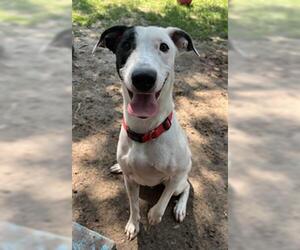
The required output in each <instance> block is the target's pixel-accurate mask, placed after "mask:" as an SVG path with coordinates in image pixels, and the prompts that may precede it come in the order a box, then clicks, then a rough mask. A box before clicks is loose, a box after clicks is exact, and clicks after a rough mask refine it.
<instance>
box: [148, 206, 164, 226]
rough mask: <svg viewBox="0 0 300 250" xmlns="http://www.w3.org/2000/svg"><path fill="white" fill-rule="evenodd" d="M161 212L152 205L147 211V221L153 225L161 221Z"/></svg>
mask: <svg viewBox="0 0 300 250" xmlns="http://www.w3.org/2000/svg"><path fill="white" fill-rule="evenodd" d="M162 216H163V213H161V211H160V210H159V209H157V207H156V206H153V207H152V208H151V209H150V210H149V212H148V222H149V224H150V225H155V224H158V223H160V222H161V219H162Z"/></svg>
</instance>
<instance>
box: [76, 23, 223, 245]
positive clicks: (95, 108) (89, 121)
mask: <svg viewBox="0 0 300 250" xmlns="http://www.w3.org/2000/svg"><path fill="white" fill-rule="evenodd" d="M73 31H74V47H75V57H74V58H73V220H74V221H77V222H78V223H80V224H82V225H84V226H86V227H88V228H90V229H92V230H95V231H97V232H99V233H101V234H103V235H105V236H107V237H109V238H111V239H113V240H114V241H115V242H116V243H117V248H118V249H143V250H146V249H227V239H228V234H227V43H226V41H222V40H219V39H211V40H210V41H195V45H196V47H197V48H198V50H199V52H200V54H201V57H200V58H197V57H196V56H195V55H194V54H192V53H186V54H184V55H182V56H180V57H179V58H178V59H177V62H176V68H175V72H176V81H175V88H174V99H175V105H176V112H177V114H178V117H179V122H180V123H181V125H182V127H183V128H184V129H185V131H186V133H187V136H188V138H189V141H190V147H191V150H192V154H193V167H192V171H191V173H190V178H189V180H190V182H191V185H192V191H191V194H190V198H189V201H188V208H187V217H186V219H185V220H184V222H183V223H177V222H176V221H175V220H174V218H173V214H172V209H173V206H174V205H175V201H176V198H174V199H172V200H171V201H170V204H169V206H168V209H167V211H166V212H165V215H164V217H163V220H162V222H161V223H160V224H159V225H156V226H152V227H150V226H149V225H148V223H147V211H148V210H149V208H150V207H151V206H152V205H153V203H154V202H155V200H156V199H157V197H158V196H159V194H160V192H161V190H162V188H161V187H157V188H146V187H145V188H143V189H142V192H141V195H140V196H141V197H140V198H141V199H140V207H141V217H142V219H141V225H142V226H141V232H140V234H139V235H138V236H137V238H136V239H134V240H133V241H127V240H126V239H125V235H124V227H125V224H126V222H127V219H128V217H129V203H128V199H127V195H126V192H125V189H124V183H123V177H122V175H112V174H110V172H109V167H110V166H111V165H113V164H114V163H116V147H117V141H118V134H119V131H120V126H121V125H120V124H121V120H122V96H121V90H120V86H121V83H120V80H119V79H118V76H117V73H116V70H115V58H114V55H113V54H112V53H111V52H109V51H108V50H106V49H99V50H98V52H97V53H96V56H94V57H93V56H92V55H91V51H92V47H93V45H94V44H95V42H96V40H97V38H98V36H99V35H100V32H101V31H102V30H89V29H82V28H78V27H74V28H73Z"/></svg>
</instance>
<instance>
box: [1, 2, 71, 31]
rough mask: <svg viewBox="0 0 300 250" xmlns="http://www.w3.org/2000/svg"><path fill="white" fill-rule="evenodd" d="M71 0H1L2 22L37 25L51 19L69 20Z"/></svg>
mask: <svg viewBox="0 0 300 250" xmlns="http://www.w3.org/2000/svg"><path fill="white" fill-rule="evenodd" d="M71 2H72V1H71V0H51V1H49V0H16V1H13V0H1V1H0V22H1V23H4V22H5V23H10V24H12V23H13V24H18V25H25V26H35V25H38V24H40V23H41V22H44V21H49V20H55V21H58V20H62V21H67V20H70V15H71ZM68 13H70V15H68Z"/></svg>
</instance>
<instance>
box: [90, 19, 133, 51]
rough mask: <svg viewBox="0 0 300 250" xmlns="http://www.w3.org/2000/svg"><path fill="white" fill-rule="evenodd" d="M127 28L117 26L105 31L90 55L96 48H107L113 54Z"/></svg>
mask: <svg viewBox="0 0 300 250" xmlns="http://www.w3.org/2000/svg"><path fill="white" fill-rule="evenodd" d="M128 28H129V27H127V26H123V25H118V26H113V27H111V28H109V29H107V30H105V31H104V32H103V33H102V35H101V37H100V38H99V41H98V42H97V43H96V45H95V46H94V48H93V51H92V54H94V53H95V51H96V49H97V48H98V47H103V48H108V49H109V50H111V51H112V52H113V53H115V52H116V49H117V46H118V44H119V42H120V41H121V38H122V36H123V34H124V32H125V31H126V30H127V29H128Z"/></svg>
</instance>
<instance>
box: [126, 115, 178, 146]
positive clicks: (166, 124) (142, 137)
mask: <svg viewBox="0 0 300 250" xmlns="http://www.w3.org/2000/svg"><path fill="white" fill-rule="evenodd" d="M172 116H173V112H171V113H170V114H169V116H168V117H167V118H166V119H165V120H164V121H163V122H162V123H161V124H160V125H159V126H158V127H156V128H155V129H152V130H151V131H149V132H147V133H145V134H139V133H136V132H134V131H132V130H131V129H130V128H129V127H128V125H127V124H126V123H125V120H124V118H123V122H122V125H123V127H124V129H125V130H126V132H127V135H128V137H129V138H130V139H132V140H134V141H137V142H140V143H144V142H147V141H150V140H152V139H155V138H157V137H159V136H160V135H161V134H162V133H164V132H165V131H167V130H168V129H169V128H170V127H171V125H172Z"/></svg>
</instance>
